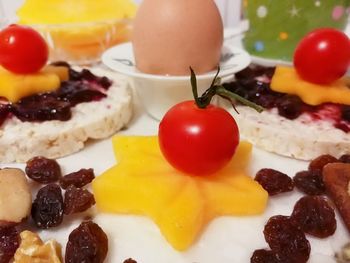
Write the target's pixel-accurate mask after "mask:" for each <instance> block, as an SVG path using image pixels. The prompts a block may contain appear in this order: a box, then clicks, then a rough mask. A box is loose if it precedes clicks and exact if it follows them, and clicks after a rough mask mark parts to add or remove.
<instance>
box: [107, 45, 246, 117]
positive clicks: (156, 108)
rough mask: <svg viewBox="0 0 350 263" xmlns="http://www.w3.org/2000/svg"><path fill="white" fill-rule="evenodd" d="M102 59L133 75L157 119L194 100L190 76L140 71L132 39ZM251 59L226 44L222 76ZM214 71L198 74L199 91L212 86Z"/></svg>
mask: <svg viewBox="0 0 350 263" xmlns="http://www.w3.org/2000/svg"><path fill="white" fill-rule="evenodd" d="M102 62H103V63H104V64H105V65H106V66H107V67H109V68H111V69H112V70H115V71H116V72H119V73H121V74H124V75H127V76H130V77H132V79H133V81H134V87H135V89H136V91H137V93H138V95H139V97H140V98H141V101H142V103H143V105H144V107H145V109H146V111H147V113H148V114H149V115H150V116H151V117H153V118H155V119H156V120H161V119H162V117H163V116H164V114H165V113H166V112H167V111H168V110H169V109H170V108H171V107H172V106H173V105H175V104H176V103H179V102H181V101H184V100H190V99H193V95H192V89H191V83H190V76H163V75H152V74H145V73H142V72H140V71H139V70H138V69H137V68H136V66H135V59H134V54H133V50H132V45H131V43H130V42H129V43H125V44H121V45H117V46H115V47H112V48H110V49H108V50H107V51H106V52H104V54H103V55H102ZM250 62H251V58H250V56H249V54H248V53H247V52H245V51H244V50H242V49H239V48H236V47H233V46H228V45H224V47H223V49H222V56H221V61H220V68H221V71H220V73H219V77H221V78H222V79H224V78H225V77H233V74H234V73H235V72H238V71H240V70H242V69H244V68H245V67H247V66H248V65H249V64H250ZM215 74H216V71H211V72H208V73H206V74H202V75H198V76H197V83H198V94H202V93H203V92H204V91H205V90H206V89H207V88H209V86H210V84H211V82H212V80H213V78H214V77H215Z"/></svg>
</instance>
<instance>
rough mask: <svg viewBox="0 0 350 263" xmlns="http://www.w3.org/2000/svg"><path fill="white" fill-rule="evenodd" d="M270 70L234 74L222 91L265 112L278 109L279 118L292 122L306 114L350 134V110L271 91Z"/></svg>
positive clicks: (259, 69) (264, 68)
mask: <svg viewBox="0 0 350 263" xmlns="http://www.w3.org/2000/svg"><path fill="white" fill-rule="evenodd" d="M274 72H275V68H273V67H262V66H256V65H251V66H250V67H248V68H246V69H244V70H242V71H240V72H238V73H236V80H235V81H233V82H230V83H225V84H224V87H225V88H226V89H228V90H230V91H232V92H234V93H237V94H238V95H240V96H242V97H244V98H246V99H249V100H251V101H253V102H255V103H256V104H258V105H260V106H262V107H264V108H265V109H272V108H277V110H278V114H279V115H281V116H283V117H285V118H287V119H290V120H294V119H296V118H298V117H299V116H300V115H301V114H309V115H310V116H311V117H312V119H313V120H314V121H318V120H327V121H330V122H331V123H332V124H333V126H334V127H335V128H337V129H341V130H343V131H344V132H346V133H348V132H350V106H349V105H342V104H334V103H324V104H321V105H318V106H310V105H308V104H305V103H304V102H303V101H302V100H301V99H300V98H299V97H298V96H296V95H289V94H285V93H279V92H275V91H273V90H271V88H270V82H271V79H272V76H273V74H274Z"/></svg>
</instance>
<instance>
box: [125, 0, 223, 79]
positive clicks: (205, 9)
mask: <svg viewBox="0 0 350 263" xmlns="http://www.w3.org/2000/svg"><path fill="white" fill-rule="evenodd" d="M132 43H133V51H134V55H135V60H136V66H137V68H138V69H139V70H140V71H142V72H144V73H149V74H159V75H189V72H190V71H189V67H190V66H192V67H193V68H194V70H195V72H196V73H197V74H200V73H205V72H208V71H211V70H213V69H215V68H216V67H217V66H218V64H219V60H220V53H221V48H222V44H223V24H222V19H221V16H220V13H219V10H218V8H217V6H216V4H215V2H214V1H213V0H166V1H165V0H144V1H143V2H142V4H141V5H140V7H139V10H138V13H137V15H136V18H135V21H134V29H133V36H132Z"/></svg>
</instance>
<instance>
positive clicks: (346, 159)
mask: <svg viewBox="0 0 350 263" xmlns="http://www.w3.org/2000/svg"><path fill="white" fill-rule="evenodd" d="M339 161H340V162H342V163H350V154H344V155H342V156H341V157H340V158H339Z"/></svg>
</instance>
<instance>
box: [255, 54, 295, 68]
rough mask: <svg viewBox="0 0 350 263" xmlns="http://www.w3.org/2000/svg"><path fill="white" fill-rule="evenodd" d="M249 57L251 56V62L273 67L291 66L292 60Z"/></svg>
mask: <svg viewBox="0 0 350 263" xmlns="http://www.w3.org/2000/svg"><path fill="white" fill-rule="evenodd" d="M251 58H252V63H254V64H257V65H261V66H265V67H274V66H277V65H283V66H293V62H291V61H286V60H280V59H270V58H263V57H258V56H251Z"/></svg>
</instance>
